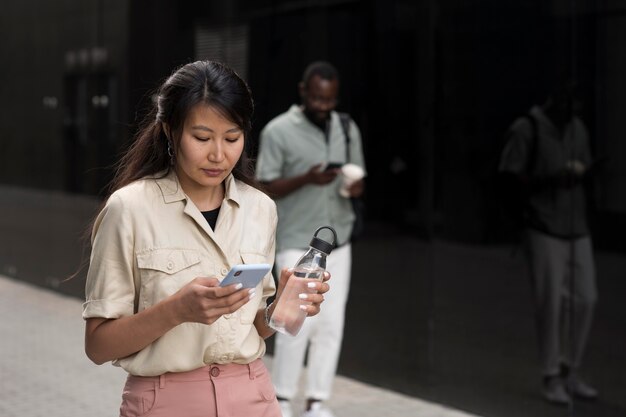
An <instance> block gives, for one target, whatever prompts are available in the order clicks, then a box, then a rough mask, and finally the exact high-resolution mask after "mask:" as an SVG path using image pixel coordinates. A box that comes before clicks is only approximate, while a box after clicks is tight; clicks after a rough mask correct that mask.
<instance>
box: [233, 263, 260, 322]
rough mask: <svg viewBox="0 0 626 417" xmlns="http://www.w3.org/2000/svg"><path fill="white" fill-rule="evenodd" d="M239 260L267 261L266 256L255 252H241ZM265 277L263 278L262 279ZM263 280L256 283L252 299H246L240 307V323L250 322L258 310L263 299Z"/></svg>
mask: <svg viewBox="0 0 626 417" xmlns="http://www.w3.org/2000/svg"><path fill="white" fill-rule="evenodd" d="M241 260H242V261H243V263H244V264H264V263H267V257H265V256H264V255H262V254H260V253H256V252H241ZM264 279H265V278H263V280H264ZM263 280H261V283H260V284H259V285H257V290H256V294H255V295H254V297H253V298H252V300H250V301H248V302H247V303H246V304H244V306H243V307H241V309H240V311H241V314H240V315H239V319H240V320H241V323H242V324H252V323H253V322H254V318H255V317H256V313H257V311H258V310H259V307H260V304H261V301H262V300H263Z"/></svg>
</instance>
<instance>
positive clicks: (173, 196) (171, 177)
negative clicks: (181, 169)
mask: <svg viewBox="0 0 626 417" xmlns="http://www.w3.org/2000/svg"><path fill="white" fill-rule="evenodd" d="M163 174H164V173H161V174H160V175H157V176H156V177H155V181H156V183H157V185H158V186H159V189H160V190H161V194H163V200H164V201H165V203H172V202H175V201H181V200H186V199H187V195H186V194H185V192H184V191H183V188H182V187H181V186H180V182H179V181H178V176H177V175H176V171H174V170H173V169H169V172H167V173H166V174H165V175H163ZM224 184H225V187H224V190H225V192H224V200H226V201H232V202H234V203H235V204H237V205H238V206H239V205H240V201H241V199H240V196H239V189H238V188H237V183H236V181H235V177H234V176H233V174H232V173H230V174H229V175H228V177H226V180H224Z"/></svg>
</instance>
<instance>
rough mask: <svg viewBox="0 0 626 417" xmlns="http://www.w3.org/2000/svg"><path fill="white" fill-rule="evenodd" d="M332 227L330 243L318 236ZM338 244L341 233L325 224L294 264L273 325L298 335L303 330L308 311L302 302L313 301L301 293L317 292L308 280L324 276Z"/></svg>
mask: <svg viewBox="0 0 626 417" xmlns="http://www.w3.org/2000/svg"><path fill="white" fill-rule="evenodd" d="M323 229H328V230H330V231H331V232H332V234H333V239H334V240H333V242H332V243H328V242H326V241H325V240H323V239H321V238H319V237H317V234H318V233H319V232H320V230H323ZM336 244H337V233H336V232H335V229H333V228H332V227H330V226H322V227H320V228H318V229H317V230H316V231H315V233H314V234H313V238H312V239H311V243H309V250H308V251H306V252H305V253H304V254H303V255H302V256H301V257H300V259H299V260H298V262H296V264H295V265H294V268H293V276H291V277H290V278H289V281H287V285H285V289H284V290H283V292H282V294H281V295H280V297H279V298H278V300H277V301H276V307H274V313H273V314H272V317H271V318H270V322H269V324H270V327H271V328H273V329H275V330H277V331H279V332H281V333H285V334H290V335H292V336H295V335H297V334H298V332H299V331H300V328H301V327H302V324H303V323H304V319H305V318H306V312H305V311H304V310H302V309H301V308H300V306H301V305H307V304H311V302H310V301H305V300H301V299H300V294H310V293H315V290H314V289H311V288H309V287H308V286H307V284H308V283H309V282H311V281H314V280H321V279H322V278H323V276H324V271H326V257H327V256H328V255H330V252H331V251H332V250H333V248H334V247H335V245H336Z"/></svg>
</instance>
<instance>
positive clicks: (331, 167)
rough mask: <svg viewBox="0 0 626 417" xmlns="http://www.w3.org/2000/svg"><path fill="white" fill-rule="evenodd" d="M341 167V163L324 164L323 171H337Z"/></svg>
mask: <svg viewBox="0 0 626 417" xmlns="http://www.w3.org/2000/svg"><path fill="white" fill-rule="evenodd" d="M342 166H343V163H341V162H329V163H328V164H326V167H325V168H324V171H328V170H330V169H338V168H341V167H342Z"/></svg>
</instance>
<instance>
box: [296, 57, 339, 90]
mask: <svg viewBox="0 0 626 417" xmlns="http://www.w3.org/2000/svg"><path fill="white" fill-rule="evenodd" d="M315 75H317V76H319V77H320V78H322V79H324V80H339V72H338V71H337V68H335V67H334V65H333V64H331V63H330V62H327V61H315V62H312V63H310V64H309V65H308V66H307V67H306V69H305V70H304V73H303V74H302V82H303V83H304V85H305V86H308V84H309V81H310V80H311V78H313V77H314V76H315Z"/></svg>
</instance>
